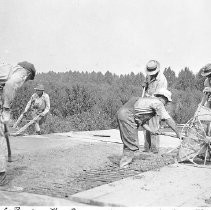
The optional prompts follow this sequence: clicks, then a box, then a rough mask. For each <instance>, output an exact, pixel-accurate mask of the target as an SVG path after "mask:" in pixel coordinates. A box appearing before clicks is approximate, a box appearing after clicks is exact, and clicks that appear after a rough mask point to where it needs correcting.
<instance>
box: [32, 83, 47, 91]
mask: <svg viewBox="0 0 211 210" xmlns="http://www.w3.org/2000/svg"><path fill="white" fill-rule="evenodd" d="M34 89H35V90H42V91H44V90H45V89H44V85H42V84H39V85H37V87H35V88H34Z"/></svg>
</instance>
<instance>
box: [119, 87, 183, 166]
mask: <svg viewBox="0 0 211 210" xmlns="http://www.w3.org/2000/svg"><path fill="white" fill-rule="evenodd" d="M154 96H155V97H147V98H140V97H133V98H131V99H130V100H129V101H128V102H127V103H126V104H124V105H123V107H122V108H120V110H119V111H118V113H117V120H118V124H119V129H120V136H121V140H122V142H123V155H122V158H121V160H120V168H124V167H127V166H128V164H129V163H131V162H132V160H133V158H134V152H135V151H137V150H139V141H138V128H139V126H142V127H143V128H144V129H145V130H147V131H149V132H151V133H152V134H154V135H156V134H157V135H158V134H159V133H160V131H159V130H152V129H151V128H150V127H149V125H148V124H147V123H148V121H149V120H150V119H151V118H152V117H154V116H155V115H157V116H159V117H160V120H165V121H166V123H167V124H168V125H169V126H170V127H171V128H172V130H173V131H174V132H175V133H176V135H177V137H178V138H180V134H179V131H178V128H177V126H176V123H175V122H174V120H173V119H172V118H171V117H170V115H169V114H168V112H167V111H166V109H165V107H164V106H165V105H167V104H168V102H171V101H172V99H171V92H170V91H168V90H167V89H164V88H163V89H160V90H158V91H157V92H156V93H155V94H154Z"/></svg>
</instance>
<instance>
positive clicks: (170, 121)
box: [165, 118, 180, 138]
mask: <svg viewBox="0 0 211 210" xmlns="http://www.w3.org/2000/svg"><path fill="white" fill-rule="evenodd" d="M165 121H166V123H167V124H168V125H169V127H171V129H172V130H173V131H174V132H175V133H176V135H177V137H178V138H180V133H179V129H178V128H177V125H176V123H175V122H174V120H173V119H172V118H168V119H166V120H165Z"/></svg>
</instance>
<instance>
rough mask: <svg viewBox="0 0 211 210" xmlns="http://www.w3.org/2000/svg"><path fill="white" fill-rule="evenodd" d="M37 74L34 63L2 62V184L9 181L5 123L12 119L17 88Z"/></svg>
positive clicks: (0, 157) (0, 127)
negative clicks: (5, 148) (7, 176)
mask: <svg viewBox="0 0 211 210" xmlns="http://www.w3.org/2000/svg"><path fill="white" fill-rule="evenodd" d="M35 74H36V70H35V68H34V65H33V64H31V63H29V62H27V61H23V62H20V63H18V64H17V65H14V66H13V65H10V64H4V63H2V64H0V106H1V116H0V129H1V132H0V135H1V136H0V186H3V185H5V184H6V183H7V179H6V159H5V156H4V147H3V145H4V144H3V142H4V138H3V136H2V135H3V133H4V124H7V123H8V122H9V120H10V106H11V103H12V101H13V99H14V97H15V94H16V90H17V89H18V88H19V87H21V86H22V85H23V84H24V83H25V82H26V81H28V80H33V79H34V77H35Z"/></svg>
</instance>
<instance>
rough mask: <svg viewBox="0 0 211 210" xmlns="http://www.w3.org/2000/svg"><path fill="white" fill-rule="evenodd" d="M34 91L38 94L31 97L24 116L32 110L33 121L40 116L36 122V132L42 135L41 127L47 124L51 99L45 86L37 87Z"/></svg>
mask: <svg viewBox="0 0 211 210" xmlns="http://www.w3.org/2000/svg"><path fill="white" fill-rule="evenodd" d="M34 89H35V90H36V92H35V93H34V94H33V95H32V96H31V98H30V100H29V102H28V103H27V105H26V108H25V110H24V112H23V114H26V113H27V112H28V110H31V115H32V118H33V119H34V118H35V117H36V116H38V115H39V116H40V117H39V118H38V119H37V121H36V122H35V132H36V134H38V135H41V129H40V126H41V125H42V124H43V123H44V122H45V120H46V117H47V113H48V112H49V110H50V99H49V95H48V94H47V93H45V92H44V86H43V85H41V84H40V85H37V87H35V88H34Z"/></svg>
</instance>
